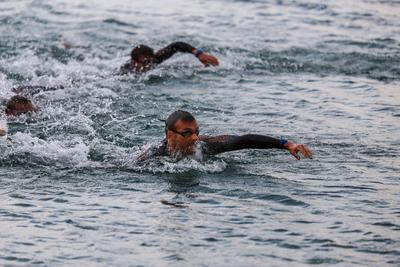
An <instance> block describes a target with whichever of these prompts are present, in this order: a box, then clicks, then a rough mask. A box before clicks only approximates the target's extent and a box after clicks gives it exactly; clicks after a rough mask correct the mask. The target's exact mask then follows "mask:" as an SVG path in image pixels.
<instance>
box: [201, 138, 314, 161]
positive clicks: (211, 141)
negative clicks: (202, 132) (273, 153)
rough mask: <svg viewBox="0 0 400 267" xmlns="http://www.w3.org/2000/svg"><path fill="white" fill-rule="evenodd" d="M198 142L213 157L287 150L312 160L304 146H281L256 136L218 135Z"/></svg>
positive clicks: (287, 144)
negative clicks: (202, 144) (244, 151)
mask: <svg viewBox="0 0 400 267" xmlns="http://www.w3.org/2000/svg"><path fill="white" fill-rule="evenodd" d="M200 140H201V141H203V142H204V143H205V148H204V151H205V153H207V154H211V155H215V154H220V153H224V152H228V151H234V150H240V149H249V148H250V149H270V148H278V149H287V150H289V151H290V153H291V154H292V155H293V156H294V157H295V158H296V159H300V157H299V156H298V155H297V153H298V152H301V153H302V154H303V155H304V156H305V157H306V158H312V153H311V151H310V150H309V149H308V148H307V147H306V146H304V145H301V144H296V143H294V142H292V141H287V142H286V144H281V140H279V139H276V138H273V137H270V136H265V135H257V134H246V135H242V136H237V135H220V136H214V137H204V136H201V137H200Z"/></svg>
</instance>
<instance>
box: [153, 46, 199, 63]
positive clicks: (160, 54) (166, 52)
mask: <svg viewBox="0 0 400 267" xmlns="http://www.w3.org/2000/svg"><path fill="white" fill-rule="evenodd" d="M194 49H195V48H194V47H193V46H191V45H190V44H187V43H184V42H175V43H172V44H170V45H168V46H167V47H164V48H162V49H160V50H158V51H157V52H156V54H155V56H156V61H157V63H158V64H159V63H161V62H163V61H165V60H167V59H168V58H170V57H172V55H174V54H175V53H176V52H181V53H192V52H193V50H194Z"/></svg>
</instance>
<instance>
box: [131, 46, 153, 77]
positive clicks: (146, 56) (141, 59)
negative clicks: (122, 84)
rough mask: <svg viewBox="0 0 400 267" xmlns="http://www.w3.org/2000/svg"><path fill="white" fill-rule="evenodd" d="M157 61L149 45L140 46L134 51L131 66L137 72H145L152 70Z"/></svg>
mask: <svg viewBox="0 0 400 267" xmlns="http://www.w3.org/2000/svg"><path fill="white" fill-rule="evenodd" d="M154 60H155V55H154V51H153V49H152V48H151V47H148V46H147V45H143V44H142V45H138V46H136V47H135V48H133V49H132V52H131V65H132V68H134V69H135V70H136V71H144V70H148V69H150V68H151V67H152V66H153V64H154Z"/></svg>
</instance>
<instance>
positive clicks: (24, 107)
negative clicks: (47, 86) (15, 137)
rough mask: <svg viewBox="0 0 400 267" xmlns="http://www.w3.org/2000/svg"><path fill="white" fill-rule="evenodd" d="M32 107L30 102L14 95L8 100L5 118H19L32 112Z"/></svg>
mask: <svg viewBox="0 0 400 267" xmlns="http://www.w3.org/2000/svg"><path fill="white" fill-rule="evenodd" d="M33 111H34V107H33V104H32V102H31V101H30V100H29V99H28V98H26V97H24V96H20V95H15V96H13V97H11V98H10V100H8V102H7V104H6V109H5V113H6V115H7V116H19V115H21V114H24V113H28V112H33Z"/></svg>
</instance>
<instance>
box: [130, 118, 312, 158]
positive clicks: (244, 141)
mask: <svg viewBox="0 0 400 267" xmlns="http://www.w3.org/2000/svg"><path fill="white" fill-rule="evenodd" d="M165 135H166V138H165V139H164V140H163V141H162V142H161V144H160V145H158V146H156V147H151V148H149V149H148V150H147V151H145V152H144V153H143V154H142V155H140V156H139V157H138V158H137V161H138V162H142V161H145V160H148V159H151V158H154V157H157V156H169V157H172V158H176V159H180V158H182V157H184V156H188V155H193V154H195V152H196V148H197V145H198V144H200V149H201V152H202V154H203V155H216V154H220V153H224V152H228V151H234V150H240V149H248V148H250V149H270V148H277V149H286V150H288V151H289V152H290V154H292V155H293V156H294V157H295V158H296V159H298V160H300V156H299V155H298V153H299V152H300V153H301V154H303V156H304V157H305V158H309V159H312V152H311V150H310V149H309V148H308V147H307V146H305V145H302V144H296V143H294V142H292V141H288V140H285V139H282V138H281V139H276V138H273V137H269V136H265V135H256V134H246V135H241V136H239V135H219V136H205V135H199V126H198V124H197V121H196V119H195V118H194V117H193V115H192V114H190V113H189V112H187V111H183V110H177V111H175V112H173V113H172V114H171V115H169V117H168V118H167V120H166V121H165Z"/></svg>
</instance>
